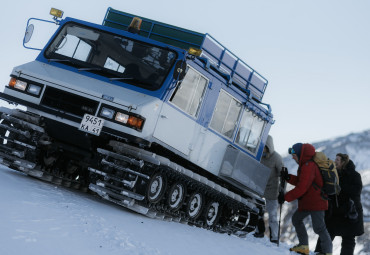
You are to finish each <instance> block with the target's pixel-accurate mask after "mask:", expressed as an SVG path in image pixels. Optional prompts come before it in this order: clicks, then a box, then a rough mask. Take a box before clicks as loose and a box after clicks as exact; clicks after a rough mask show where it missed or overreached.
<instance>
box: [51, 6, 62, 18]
mask: <svg viewBox="0 0 370 255" xmlns="http://www.w3.org/2000/svg"><path fill="white" fill-rule="evenodd" d="M50 15H53V16H54V18H61V17H62V16H63V11H61V10H58V9H55V8H51V10H50Z"/></svg>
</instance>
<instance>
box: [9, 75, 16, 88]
mask: <svg viewBox="0 0 370 255" xmlns="http://www.w3.org/2000/svg"><path fill="white" fill-rule="evenodd" d="M15 84H17V79H16V78H14V77H12V78H10V81H9V87H12V88H14V87H15Z"/></svg>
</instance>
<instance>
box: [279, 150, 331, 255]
mask: <svg viewBox="0 0 370 255" xmlns="http://www.w3.org/2000/svg"><path fill="white" fill-rule="evenodd" d="M289 154H291V155H292V158H293V159H294V160H295V162H297V164H298V171H297V176H295V175H292V174H288V171H287V170H286V171H283V172H282V173H281V174H282V177H283V178H285V180H287V181H288V183H290V184H292V185H294V186H295V188H294V189H292V190H290V191H289V192H287V193H286V194H285V195H284V193H280V194H279V198H278V201H279V203H280V204H282V203H284V201H287V202H291V201H294V200H296V199H298V209H297V210H296V211H295V212H294V214H293V216H292V223H293V225H294V227H295V230H296V232H297V237H298V240H299V244H298V245H296V246H294V247H292V248H290V251H295V252H297V253H301V254H309V252H310V251H309V247H308V235H307V230H306V227H305V225H304V222H303V220H304V219H305V218H306V217H307V216H311V219H312V227H313V230H314V232H315V233H316V234H318V235H319V237H320V240H321V248H322V252H323V254H327V255H328V254H332V250H333V244H332V241H331V238H330V235H329V233H328V231H327V229H326V226H325V222H324V216H325V210H327V209H328V201H327V200H325V199H324V198H322V197H321V194H320V193H321V190H320V189H319V188H316V187H314V185H313V183H316V184H317V185H318V186H319V187H322V186H323V179H322V176H321V173H320V170H319V168H318V166H317V165H316V163H315V162H314V161H313V160H312V157H313V156H314V155H315V147H313V146H312V145H311V144H308V143H305V144H302V143H296V144H294V145H293V147H292V148H289Z"/></svg>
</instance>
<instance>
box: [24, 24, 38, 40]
mask: <svg viewBox="0 0 370 255" xmlns="http://www.w3.org/2000/svg"><path fill="white" fill-rule="evenodd" d="M34 28H35V26H34V25H33V24H30V25H28V26H27V29H26V32H25V34H24V38H23V43H28V42H29V41H30V40H31V37H32V34H33V30H34Z"/></svg>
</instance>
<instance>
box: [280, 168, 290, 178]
mask: <svg viewBox="0 0 370 255" xmlns="http://www.w3.org/2000/svg"><path fill="white" fill-rule="evenodd" d="M280 176H281V178H283V179H284V180H286V181H289V179H290V176H289V173H288V168H286V167H283V168H282V169H281V171H280Z"/></svg>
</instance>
